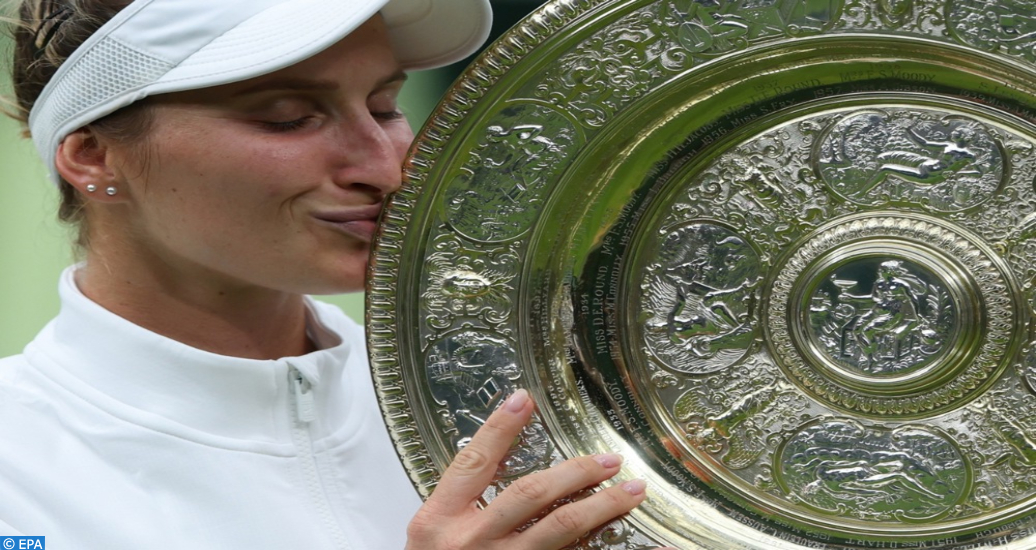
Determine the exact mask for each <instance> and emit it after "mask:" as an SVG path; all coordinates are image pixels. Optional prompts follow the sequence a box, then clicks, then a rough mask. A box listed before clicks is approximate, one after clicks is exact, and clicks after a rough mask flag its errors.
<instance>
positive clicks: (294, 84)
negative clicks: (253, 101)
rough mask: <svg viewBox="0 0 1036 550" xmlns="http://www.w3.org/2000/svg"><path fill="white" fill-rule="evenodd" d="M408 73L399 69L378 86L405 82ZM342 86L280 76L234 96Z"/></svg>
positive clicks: (327, 90) (323, 81) (328, 82)
mask: <svg viewBox="0 0 1036 550" xmlns="http://www.w3.org/2000/svg"><path fill="white" fill-rule="evenodd" d="M407 78H408V75H407V74H406V73H404V72H403V71H402V70H398V71H396V72H394V73H392V74H390V75H389V76H386V77H385V78H382V79H381V80H379V81H378V83H377V84H378V87H379V88H380V87H382V86H385V85H388V84H392V83H395V82H405V81H406V80H407ZM339 88H340V86H339V84H338V82H335V81H334V80H313V79H308V78H294V77H279V78H271V79H268V80H264V81H262V82H258V83H256V84H255V85H254V86H249V87H247V88H245V89H243V90H239V91H237V92H235V93H234V96H243V95H250V94H257V93H262V92H270V91H282V90H290V91H301V92H333V91H336V90H338V89H339Z"/></svg>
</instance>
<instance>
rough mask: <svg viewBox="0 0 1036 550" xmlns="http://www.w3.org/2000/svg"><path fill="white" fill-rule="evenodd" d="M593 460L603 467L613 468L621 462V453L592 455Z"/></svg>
mask: <svg viewBox="0 0 1036 550" xmlns="http://www.w3.org/2000/svg"><path fill="white" fill-rule="evenodd" d="M594 460H596V461H597V463H598V464H600V465H601V466H602V467H604V468H614V467H616V466H618V465H620V464H622V455H617V454H614V453H612V454H606V455H594Z"/></svg>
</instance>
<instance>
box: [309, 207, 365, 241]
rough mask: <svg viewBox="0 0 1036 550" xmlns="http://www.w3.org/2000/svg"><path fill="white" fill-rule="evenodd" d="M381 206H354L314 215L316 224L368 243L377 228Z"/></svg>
mask: <svg viewBox="0 0 1036 550" xmlns="http://www.w3.org/2000/svg"><path fill="white" fill-rule="evenodd" d="M380 215H381V204H372V205H369V206H354V207H349V208H343V209H341V210H329V211H323V212H319V213H317V214H314V215H313V217H314V218H316V220H317V221H318V222H321V224H323V225H327V226H330V227H332V228H334V229H336V230H338V231H341V232H343V233H346V234H348V235H351V236H353V237H358V238H360V239H363V240H365V241H370V240H371V239H372V238H373V236H374V231H375V230H376V229H377V227H378V217H379V216H380Z"/></svg>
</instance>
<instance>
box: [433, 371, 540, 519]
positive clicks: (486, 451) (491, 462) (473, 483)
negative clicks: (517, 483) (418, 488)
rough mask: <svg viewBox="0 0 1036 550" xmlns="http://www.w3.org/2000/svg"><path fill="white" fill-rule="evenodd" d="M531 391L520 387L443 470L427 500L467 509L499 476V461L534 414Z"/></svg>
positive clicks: (446, 508)
mask: <svg viewBox="0 0 1036 550" xmlns="http://www.w3.org/2000/svg"><path fill="white" fill-rule="evenodd" d="M532 410H533V403H532V399H530V398H529V392H528V391H526V390H524V389H520V390H518V391H516V392H514V393H513V394H511V396H510V397H508V398H507V400H506V401H504V403H503V404H502V405H501V406H500V407H499V408H497V410H496V411H494V412H493V414H491V415H490V416H489V418H488V419H487V420H486V423H485V424H483V425H482V427H481V428H479V430H478V432H476V433H475V436H474V437H472V438H471V442H470V443H468V445H467V446H466V447H464V449H462V450H461V451H460V452H459V453H457V456H456V457H455V458H454V459H453V462H452V463H451V464H450V467H449V468H447V469H446V471H445V472H443V475H442V479H441V480H440V481H439V484H438V486H437V487H436V488H435V491H434V492H432V496H431V497H429V499H428V502H429V503H433V502H434V504H435V506H437V507H439V508H440V510H441V511H442V512H444V513H454V512H457V511H460V510H462V509H467V508H469V507H470V506H471V504H472V503H473V502H474V501H475V500H476V499H477V498H479V497H480V496H482V493H483V492H485V490H486V487H487V486H488V485H489V484H490V482H492V481H493V478H494V477H495V476H496V471H497V468H498V467H499V465H500V461H502V460H503V459H504V456H505V455H506V454H507V451H508V450H509V449H510V448H511V445H513V444H514V440H515V438H516V437H518V434H519V433H521V431H522V428H524V427H525V425H526V424H527V423H528V422H529V418H530V417H531V416H532Z"/></svg>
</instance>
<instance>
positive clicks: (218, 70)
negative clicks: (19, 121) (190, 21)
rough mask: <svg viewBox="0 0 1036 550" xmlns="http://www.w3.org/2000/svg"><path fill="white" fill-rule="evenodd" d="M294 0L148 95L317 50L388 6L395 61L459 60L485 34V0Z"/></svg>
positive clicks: (266, 68) (235, 76)
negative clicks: (399, 6)
mask: <svg viewBox="0 0 1036 550" xmlns="http://www.w3.org/2000/svg"><path fill="white" fill-rule="evenodd" d="M415 1H418V2H421V1H424V2H426V3H427V6H424V8H426V9H424V10H423V11H422V14H421V16H420V17H417V18H413V17H411V18H406V17H400V18H395V17H393V14H394V13H397V12H395V11H394V10H393V9H392V6H391V5H392V4H395V3H412V2H415ZM385 4H386V0H352V1H349V2H343V1H342V0H295V1H293V2H290V3H284V4H279V5H277V6H273V7H271V8H270V9H267V10H265V11H262V12H260V13H258V14H256V15H255V16H253V17H251V18H250V19H248V20H247V21H244V22H242V23H241V24H239V25H237V26H236V27H234V28H233V29H231V30H230V31H228V32H226V33H224V34H223V35H221V36H219V37H217V38H216V39H214V40H212V41H211V42H210V43H209V44H208V45H206V46H205V47H204V48H202V49H201V50H199V51H198V52H196V53H194V54H193V55H191V56H190V57H188V58H187V59H185V60H184V61H183V62H181V63H180V64H179V65H178V66H176V67H175V68H174V69H172V70H170V71H169V72H168V73H166V74H165V76H163V77H162V78H160V79H159V80H158V81H157V82H155V83H154V84H153V85H152V86H149V93H148V95H153V94H156V93H163V92H169V91H178V90H187V89H194V88H201V87H209V86H215V85H219V84H226V83H230V82H237V81H240V80H247V79H249V78H255V77H256V76H260V75H263V74H268V73H271V72H274V71H277V70H280V69H283V68H285V67H289V66H291V65H294V64H296V63H298V62H299V61H302V60H304V59H307V58H309V57H312V56H313V55H316V54H317V53H319V52H321V51H323V50H325V49H327V48H329V47H331V46H332V45H333V44H335V43H336V42H338V41H339V40H341V39H342V38H344V37H345V36H347V35H348V34H349V33H351V32H352V31H354V30H356V29H357V28H358V27H360V25H362V24H363V23H364V22H366V21H367V20H368V19H370V18H371V17H373V16H374V15H375V14H376V13H378V11H379V10H381V9H382V8H386V10H385V11H386V14H385V23H386V25H387V26H388V29H389V37H390V40H391V43H392V46H393V50H394V51H395V53H396V56H397V58H398V59H399V62H400V65H401V66H402V67H403V68H404V69H407V70H414V69H426V68H432V67H437V66H441V65H444V64H448V63H452V62H455V61H459V60H461V59H463V58H465V57H467V56H468V55H470V54H471V53H472V52H473V51H475V50H476V49H477V48H478V47H479V46H480V45H481V44H482V43H483V42H484V41H485V39H486V37H487V36H488V35H489V30H490V26H491V24H492V12H491V9H490V7H489V4H488V1H487V0H467V1H462V0H445V1H444V0H440V1H438V2H427V0H394V1H392V2H389V4H390V5H389V6H385Z"/></svg>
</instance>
